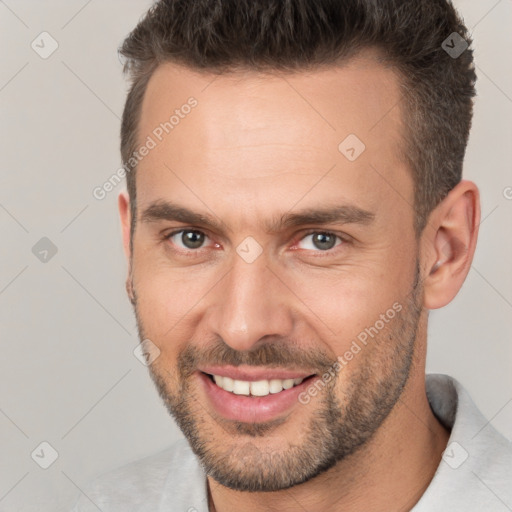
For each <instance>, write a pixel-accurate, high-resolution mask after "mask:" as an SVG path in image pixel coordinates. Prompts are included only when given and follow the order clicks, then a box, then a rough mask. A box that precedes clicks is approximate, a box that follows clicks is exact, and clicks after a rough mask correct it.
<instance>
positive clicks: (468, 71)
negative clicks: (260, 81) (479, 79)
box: [119, 0, 476, 236]
mask: <svg viewBox="0 0 512 512" xmlns="http://www.w3.org/2000/svg"><path fill="white" fill-rule="evenodd" d="M454 33H455V39H453V36H454ZM457 34H458V35H457ZM459 36H460V37H459ZM450 37H451V39H450ZM443 41H449V42H448V49H449V48H451V47H454V46H455V42H458V44H462V45H463V46H462V48H464V47H465V45H466V44H467V45H468V46H469V45H471V42H472V41H471V40H470V38H469V35H468V31H467V29H466V27H465V26H464V24H463V21H462V19H461V18H460V17H459V15H458V14H457V12H456V10H455V8H454V7H453V5H452V3H451V1H449V0H160V1H157V2H156V3H155V4H154V5H153V6H152V7H151V8H150V9H149V11H148V12H147V13H146V15H145V17H144V18H143V19H142V20H141V21H140V22H139V23H138V25H137V26H136V27H135V29H134V30H133V31H132V32H131V33H130V34H129V36H128V37H127V38H126V39H125V41H124V42H123V44H122V46H121V48H120V49H119V51H120V53H121V55H122V56H124V57H125V58H126V61H125V64H124V72H125V73H127V74H128V75H129V77H130V78H131V88H130V90H129V93H128V97H127V100H126V104H125V108H124V112H123V119H122V127H121V157H122V160H123V162H124V163H125V168H127V171H128V172H127V188H128V193H129V196H130V208H131V213H132V235H133V231H134V226H135V218H136V204H135V203H136V187H135V175H136V165H135V166H131V167H130V166H128V165H127V163H128V162H129V160H130V157H131V156H132V155H133V152H134V151H135V150H136V149H137V137H138V133H137V128H138V124H139V120H140V115H141V105H142V100H143V97H144V93H145V90H146V86H147V84H148V81H149V79H150V78H151V76H152V74H153V72H154V70H155V69H156V68H157V66H158V65H160V64H161V63H163V62H175V63H178V64H182V65H185V66H187V67H189V68H192V69H194V70H203V71H206V72H214V73H228V72H229V71H233V70H237V69H255V70H265V69H267V70H269V69H270V70H282V71H292V72H293V71H301V70H305V69H311V68H314V67H315V66H325V65H336V63H338V62H340V61H341V60H346V59H348V58H350V57H352V56H355V55H356V54H357V53H358V52H359V51H360V50H362V49H366V48H377V49H378V50H380V54H382V55H384V56H385V59H386V60H387V61H388V62H389V63H391V65H392V66H393V67H394V68H395V69H396V70H397V71H398V73H399V76H400V77H401V81H400V82H401V83H400V85H401V90H402V91H403V94H404V96H403V98H404V106H405V110H404V112H405V115H403V117H404V119H403V123H404V126H405V127H406V129H405V130H404V133H405V137H404V145H403V150H402V152H403V156H404V157H405V160H406V162H407V163H408V166H409V168H410V169H411V172H412V176H413V180H414V193H415V198H414V202H415V204H414V209H415V230H416V234H417V236H419V234H420V233H421V232H422V231H423V228H424V227H425V225H426V222H427V219H428V216H429V214H430V212H431V211H432V210H433V209H434V208H435V207H436V206H437V204H438V203H439V202H440V201H441V200H442V199H444V197H446V195H447V194H448V192H449V191H450V190H451V189H452V188H453V187H454V186H455V185H456V184H457V183H458V182H459V181H460V180H461V178H462V165H463V160H464V154H465V151H466V145H467V141H468V136H469V130H470V128H471V119H472V115H473V100H472V98H473V97H474V96H475V82H476V74H475V70H474V64H473V51H472V50H471V49H469V48H467V49H465V51H462V53H461V54H460V55H457V56H455V55H454V54H453V53H452V54H450V52H449V51H445V49H446V43H445V44H443ZM132 160H133V159H132Z"/></svg>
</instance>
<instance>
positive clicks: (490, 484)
mask: <svg viewBox="0 0 512 512" xmlns="http://www.w3.org/2000/svg"><path fill="white" fill-rule="evenodd" d="M426 388H427V396H428V399H429V402H430V405H431V408H432V410H433V412H434V414H435V415H436V416H437V417H438V418H439V420H440V421H441V422H442V423H443V424H444V425H445V426H446V427H447V428H448V429H449V430H450V432H451V433H450V439H449V441H448V444H447V446H446V449H445V451H444V453H443V457H442V460H441V462H440V464H439V467H438V469H437V471H436V474H435V476H434V478H433V480H432V482H431V483H430V486H429V487H428V488H427V491H426V492H425V494H424V496H423V497H422V499H421V500H420V501H419V503H418V504H417V507H415V508H414V511H415V512H420V511H421V512H423V511H424V510H425V511H427V510H437V508H439V509H441V510H451V511H459V510H460V511H462V510H464V511H473V510H493V511H494V510H495V511H500V510H503V511H507V510H511V509H512V443H511V441H510V440H508V439H507V438H505V437H504V436H503V435H502V434H501V433H499V432H498V431H497V430H496V429H495V428H494V427H493V426H492V424H491V422H490V421H489V420H487V419H486V418H485V417H484V416H483V414H482V413H481V412H480V410H479V409H478V408H477V406H476V404H475V403H474V402H473V400H472V399H471V397H470V395H469V393H468V392H467V391H466V390H465V388H464V387H463V386H462V384H461V383H460V382H458V381H457V380H456V379H454V378H453V377H449V376H447V375H438V374H431V375H427V382H426ZM436 507H437V508H436ZM443 507H444V508H443Z"/></svg>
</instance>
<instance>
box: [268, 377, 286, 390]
mask: <svg viewBox="0 0 512 512" xmlns="http://www.w3.org/2000/svg"><path fill="white" fill-rule="evenodd" d="M280 391H283V381H282V380H279V379H272V380H271V381H270V392H271V393H279V392H280Z"/></svg>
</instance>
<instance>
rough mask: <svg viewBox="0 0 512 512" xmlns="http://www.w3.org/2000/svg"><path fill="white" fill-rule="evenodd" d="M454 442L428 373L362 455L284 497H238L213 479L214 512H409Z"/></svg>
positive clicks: (413, 378) (416, 380)
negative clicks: (438, 413)
mask: <svg viewBox="0 0 512 512" xmlns="http://www.w3.org/2000/svg"><path fill="white" fill-rule="evenodd" d="M423 368H424V366H423ZM448 438H449V432H448V431H447V430H446V429H445V428H444V427H443V426H442V425H441V424H440V423H439V421H438V420H437V419H436V417H435V416H434V414H433V413H432V410H431V409H430V405H429V403H428V399H427V396H426V392H425V373H424V371H423V372H417V374H414V373H412V374H411V375H410V378H409V380H408V382H407V385H406V386H405V388H404V391H403V393H402V395H401V397H400V399H399V401H398V402H397V404H396V405H395V407H394V408H393V410H392V411H391V413H390V414H389V416H388V417H387V418H386V420H385V421H384V422H383V424H382V425H381V427H380V428H379V429H378V431H377V432H376V433H375V435H374V436H373V437H372V438H371V440H369V441H368V442H367V443H366V444H365V445H364V446H363V447H361V448H360V449H359V450H358V451H357V452H355V453H353V454H352V455H351V456H349V457H347V458H346V459H344V460H342V461H340V462H338V464H337V465H336V466H334V467H333V468H331V469H329V470H328V471H326V472H324V473H322V474H321V475H319V476H317V477H316V478H314V479H312V480H310V481H308V482H305V483H303V484H300V485H297V486H295V487H292V488H290V489H286V490H283V491H276V492H258V493H249V492H241V491H234V490H232V489H229V488H227V487H224V486H222V485H220V484H218V483H217V482H215V481H212V480H211V478H210V477H208V489H209V503H210V505H209V506H210V511H211V512H235V511H236V512H238V511H239V510H251V511H253V512H260V511H261V512H263V511H267V512H268V511H269V510H279V511H281V512H288V511H289V512H291V511H296V510H297V509H298V508H300V509H305V510H308V512H331V511H335V510H343V511H344V512H356V511H360V510H365V511H366V512H378V511H382V510H387V511H396V512H406V511H409V510H411V509H412V508H413V507H414V505H415V504H416V503H417V502H418V500H419V499H420V498H421V496H422V495H423V493H424V492H425V490H426V488H427V487H428V485H429V484H430V482H431V480H432V478H433V476H434V473H435V472H436V469H437V467H438V465H439V463H440V461H441V455H442V452H443V450H444V449H445V448H446V445H447V442H448Z"/></svg>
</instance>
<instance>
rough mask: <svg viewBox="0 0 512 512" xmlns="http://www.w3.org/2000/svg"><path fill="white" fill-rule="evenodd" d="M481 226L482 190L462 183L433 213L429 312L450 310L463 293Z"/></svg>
mask: <svg viewBox="0 0 512 512" xmlns="http://www.w3.org/2000/svg"><path fill="white" fill-rule="evenodd" d="M479 224H480V194H479V191H478V188H477V186H476V185H475V184H474V183H473V182H471V181H467V180H462V181H461V182H460V183H458V184H457V185H456V186H455V187H454V188H453V189H452V190H451V191H450V193H449V194H448V195H447V196H446V198H445V199H444V200H443V201H442V202H441V203H440V204H439V205H438V206H437V207H436V208H435V209H434V210H433V212H432V215H431V216H430V219H429V222H428V226H427V227H426V228H425V232H424V234H425V236H426V239H425V240H424V243H425V244H426V245H427V247H424V249H425V251H424V254H426V255H428V256H427V258H426V261H425V265H426V267H427V269H430V270H429V274H428V275H427V276H426V278H425V279H424V281H423V284H424V307H425V308H426V309H438V308H442V307H443V306H446V305H447V304H449V303H450V302H451V301H452V300H453V298H454V297H455V296H456V295H457V293H458V292H459V290H460V288H461V287H462V284H463V283H464V281H465V279H466V276H467V275H468V272H469V269H470V268H471V263H472V261H473V256H474V254H475V248H476V242H477V238H478V227H479Z"/></svg>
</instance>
